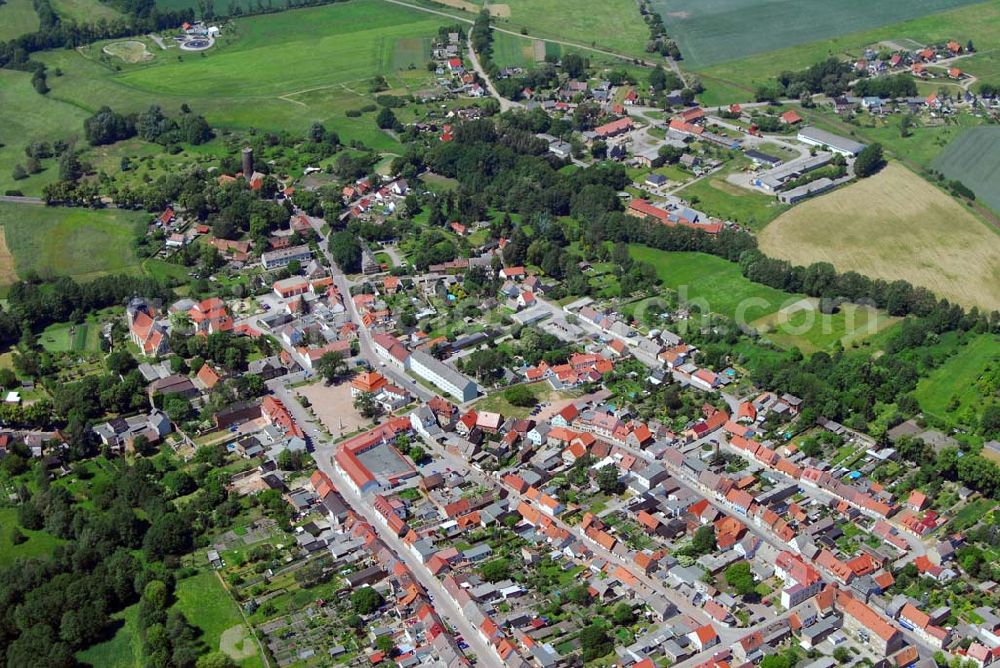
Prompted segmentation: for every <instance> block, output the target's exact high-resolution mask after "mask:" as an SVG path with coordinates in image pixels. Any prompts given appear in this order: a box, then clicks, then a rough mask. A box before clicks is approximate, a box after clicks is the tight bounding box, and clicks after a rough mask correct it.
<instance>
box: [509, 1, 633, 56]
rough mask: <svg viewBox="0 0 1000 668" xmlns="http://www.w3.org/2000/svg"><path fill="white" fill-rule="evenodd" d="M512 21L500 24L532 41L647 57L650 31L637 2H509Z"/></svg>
mask: <svg viewBox="0 0 1000 668" xmlns="http://www.w3.org/2000/svg"><path fill="white" fill-rule="evenodd" d="M504 4H506V5H507V6H508V7H509V8H510V18H509V19H497V20H496V24H497V25H498V26H500V27H502V28H506V29H508V30H514V31H517V32H520V31H521V29H522V28H524V29H525V30H526V31H527V32H526V34H528V35H530V36H532V37H543V38H545V37H548V38H553V39H561V40H565V41H568V42H573V43H576V44H580V45H582V46H591V47H596V48H601V49H606V50H609V51H615V52H617V53H623V54H627V55H634V56H640V57H641V56H644V55H646V54H645V46H646V41H647V40H648V39H649V28H648V27H647V26H646V23H645V22H644V21H643V20H642V17H641V16H640V15H639V10H638V7H637V6H636V4H635V2H633V0H602V1H601V2H588V3H580V2H577V1H576V0H507V2H505V3H504Z"/></svg>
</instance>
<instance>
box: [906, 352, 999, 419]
mask: <svg viewBox="0 0 1000 668" xmlns="http://www.w3.org/2000/svg"><path fill="white" fill-rule="evenodd" d="M998 367H1000V339H998V338H997V337H996V336H993V335H991V334H982V335H980V336H978V337H976V338H975V339H972V340H971V341H970V342H969V343H968V344H966V345H965V346H963V347H962V348H960V349H959V350H958V352H957V353H955V355H953V356H952V357H950V358H949V359H948V360H947V361H945V363H944V364H942V365H941V366H939V367H938V368H937V369H934V370H933V371H932V372H931V373H930V374H929V375H928V376H927V377H925V378H923V379H921V381H920V383H919V384H918V385H917V390H916V392H915V393H914V396H915V397H916V399H917V402H918V403H919V404H920V407H921V408H922V409H923V410H924V412H926V413H927V414H928V415H932V416H934V417H936V418H939V419H941V420H944V421H945V422H951V421H952V419H951V418H953V417H960V419H961V421H963V422H965V423H966V424H968V423H970V422H973V420H969V419H968V418H969V417H971V416H976V417H978V416H979V415H981V414H982V411H983V409H984V408H985V407H986V403H987V401H990V400H995V399H993V397H994V395H995V394H996V392H997V390H998V388H997V387H995V386H993V387H990V386H989V385H990V383H989V381H987V380H986V377H987V376H988V374H987V370H992V373H993V377H994V378H995V377H996V376H997V374H998V371H997V369H998ZM995 382H996V381H994V384H995Z"/></svg>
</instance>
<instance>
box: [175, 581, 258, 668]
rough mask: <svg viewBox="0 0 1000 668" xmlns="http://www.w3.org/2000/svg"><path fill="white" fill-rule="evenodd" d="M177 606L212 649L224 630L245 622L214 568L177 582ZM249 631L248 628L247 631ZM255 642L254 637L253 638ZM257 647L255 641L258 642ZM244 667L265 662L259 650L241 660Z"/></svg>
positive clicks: (214, 648)
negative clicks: (200, 632) (199, 630)
mask: <svg viewBox="0 0 1000 668" xmlns="http://www.w3.org/2000/svg"><path fill="white" fill-rule="evenodd" d="M176 596H177V603H176V606H177V609H178V610H180V611H181V612H183V613H184V616H185V617H187V619H188V621H189V622H191V623H192V624H194V625H195V626H197V627H198V628H199V629H201V631H202V634H203V635H202V637H201V639H202V641H203V642H204V643H205V645H206V646H207V647H208V648H209V650H211V651H218V650H219V649H220V644H219V642H220V640H221V638H222V634H223V633H225V632H226V631H227V630H229V629H231V628H233V627H238V626H241V625H242V626H244V628H245V625H244V624H243V617H242V615H240V610H239V608H238V607H237V605H236V602H235V601H234V600H233V599H232V597H231V596H230V595H229V593H228V592H226V590H225V589H223V587H222V583H221V582H220V581H219V578H218V577H217V576H216V574H215V573H214V572H213V571H202V572H201V573H199V574H197V575H194V576H192V577H189V578H185V579H184V580H180V581H179V582H178V583H177V590H176ZM245 634H246V635H248V634H249V631H247V632H245ZM251 642H252V641H251ZM255 647H256V645H255ZM238 664H239V665H240V666H242V668H258V667H260V666H263V665H264V664H263V662H262V661H261V658H260V656H259V654H258V653H255V654H254V655H253V656H252V657H250V658H245V659H242V660H240V661H238Z"/></svg>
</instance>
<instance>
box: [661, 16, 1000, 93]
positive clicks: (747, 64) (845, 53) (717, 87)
mask: <svg viewBox="0 0 1000 668" xmlns="http://www.w3.org/2000/svg"><path fill="white" fill-rule="evenodd" d="M665 1H666V0H664V2H665ZM724 1H725V2H726V4H727V6H729V7H732V8H734V9H735V8H737V7H745V6H747V5H749V4H752V0H736V2H731V1H730V0H711V2H708V3H702V2H695V0H684V2H683V3H682V4H684V5H690V6H695V5H697V7H705V6H708V7H711V6H718V5H719V3H721V2H724ZM961 5H967V6H961ZM669 6H670V9H669V10H668V12H677V11H678V10H677V9H675V5H673V4H671V5H669ZM858 6H862V3H861V2H860V0H844V1H843V2H837V3H832V2H828V3H820V2H818V0H805V1H803V2H798V3H792V2H782V3H774V4H771V5H765V6H764V7H762V8H760V11H763V12H765V14H758V13H757V12H756V11H755V18H754V19H753V20H754V21H755V22H757V21H758V20H759V19H758V18H757V16H759V15H767V14H770V13H771V12H772V11H777V12H779V13H781V14H782V15H783V14H784V13H785V12H786V11H790V10H793V9H794V10H795V11H798V9H797V8H801V9H802V10H804V11H808V12H809V18H808V27H805V28H803V27H802V26H801V24H800V26H799V27H796V25H795V23H794V22H792V21H789V20H786V19H785V18H784V16H782V18H780V19H778V20H776V22H775V23H769V24H768V26H767V29H768V31H769V32H768V38H767V39H760V33H758V32H757V31H752V30H744V31H742V32H743V35H742V36H737V38H736V39H735V41H733V42H732V45H730V41H729V40H728V35H727V34H723V26H724V25H725V24H720V25H719V27H716V26H715V25H714V23H713V22H714V21H715V20H716V19H717V18H719V15H713V16H705V15H704V12H705V10H703V9H690V10H689V11H690V13H691V15H692V17H691V18H689V19H681V18H680V17H678V18H676V19H672V18H671V17H670V16H669V15H667V16H665V19H664V20H665V21H666V22H667V31H668V33H671V34H674V33H676V29H675V30H674V31H671V25H674V26H677V25H679V24H680V23H690V22H692V21H696V20H698V17H701V18H700V20H701V23H702V30H701V31H696V32H694V33H688V34H687V35H685V34H683V33H682V34H680V35H677V36H676V37H677V39H678V41H679V42H680V46H681V51H682V53H683V54H684V57H685V66H686V67H688V68H691V69H693V70H696V71H697V72H698V74H699V76H701V78H702V80H703V82H704V84H705V87H706V88H707V91H706V93H705V95H703V96H702V102H703V103H704V104H706V105H709V106H714V105H717V104H723V103H728V102H734V101H743V100H747V99H751V98H752V96H753V90H754V87H755V86H757V85H758V84H761V83H764V82H766V81H768V80H770V79H771V78H772V77H774V76H776V75H777V74H778V73H780V72H782V71H784V70H800V69H804V68H806V67H809V66H810V65H812V64H813V63H815V62H817V61H819V60H822V59H823V58H827V57H829V56H836V57H838V58H841V57H843V58H848V57H856V56H858V55H860V54H861V52H862V51H863V49H864V47H865V46H869V45H874V44H877V43H879V42H881V41H884V40H894V41H897V42H898V41H901V40H913V41H915V42H917V43H918V44H926V43H930V42H939V41H945V40H949V39H956V40H958V41H960V42H961V43H963V44H964V43H965V42H966V41H967V40H969V39H971V40H973V41H974V43H975V44H976V45H979V47H980V50H981V53H980V55H979V56H976V57H975V58H970V59H968V60H969V61H970V64H969V65H966V64H965V63H963V64H962V65H961V67H962V69H964V70H967V71H969V72H972V73H973V74H980V72H982V74H981V75H982V76H985V75H986V74H987V73H988V72H990V71H994V70H995V69H996V68H997V67H998V64H997V61H996V60H995V57H996V52H995V46H996V39H997V38H996V36H997V34H1000V5H998V3H996V2H986V3H978V4H972V3H970V2H968V1H966V0H940V2H939V1H938V0H928V1H926V2H910V3H902V2H880V3H877V4H872V3H865V4H864V5H863V7H864V8H863V9H860V10H859V9H857V7H858ZM949 6H950V7H958V8H957V9H952V10H950V11H946V12H942V13H939V14H932V15H927V16H923V14H927V13H928V12H929V11H933V10H934V8H937V9H942V8H947V7H949ZM726 15H727V12H723V14H722V15H721V16H723V17H724V16H726ZM830 15H836V16H834V19H835V20H833V21H831V20H820V19H819V18H818V17H827V16H830ZM893 16H895V18H892V17H893ZM907 16H910V17H919V18H911V19H909V20H904V19H906V18H907ZM852 17H853V18H852ZM740 20H741V21H746V17H741V18H740ZM672 21H673V24H672ZM853 21H871V22H869V23H862V24H861V25H858V24H856V23H853ZM785 25H787V27H784V26H785ZM845 28H846V29H845ZM852 30H853V31H854V32H850V31H852ZM771 31H775V32H771ZM789 31H791V32H793V33H794V32H800V31H801V32H802V34H803V35H804V39H799V40H794V41H791V40H790V39H789V37H788V36H785V33H786V32H789ZM773 37H778V38H773ZM685 39H690V40H691V41H692V43H693V45H692V47H689V48H688V49H685V45H684V41H685ZM748 41H749V42H752V43H753V44H748ZM713 42H715V43H716V44H715V46H712V44H713ZM754 45H756V46H754ZM692 48H693V49H694V51H692ZM706 48H708V49H712V50H710V51H708V52H705V53H704V55H703V56H702V57H701V58H699V56H698V55H697V54H698V50H699V49H701V50H702V51H704V50H705V49H706ZM747 49H751V50H747Z"/></svg>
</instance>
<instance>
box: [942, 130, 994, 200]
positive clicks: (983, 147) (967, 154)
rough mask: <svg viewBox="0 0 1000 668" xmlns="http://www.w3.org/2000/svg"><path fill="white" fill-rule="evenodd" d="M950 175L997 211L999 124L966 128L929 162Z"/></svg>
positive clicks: (950, 177)
mask: <svg viewBox="0 0 1000 668" xmlns="http://www.w3.org/2000/svg"><path fill="white" fill-rule="evenodd" d="M931 164H932V166H933V167H934V169H936V170H937V171H939V172H941V173H943V174H944V175H945V176H947V177H948V178H949V179H958V180H959V181H961V182H962V183H964V184H965V185H967V186H968V187H969V188H972V192H974V193H976V197H977V198H978V199H981V200H982V201H984V202H985V203H986V204H987V205H988V206H990V207H991V208H992V209H993V210H994V211H998V212H1000V128H998V127H982V128H973V129H971V130H966V131H965V132H963V133H962V134H960V135H959V136H958V137H957V138H956V139H954V140H952V141H951V142H950V143H949V144H948V146H946V147H945V149H944V151H943V152H942V153H941V154H940V155H939V156H938V157H937V158H935V159H934V162H933V163H931Z"/></svg>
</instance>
